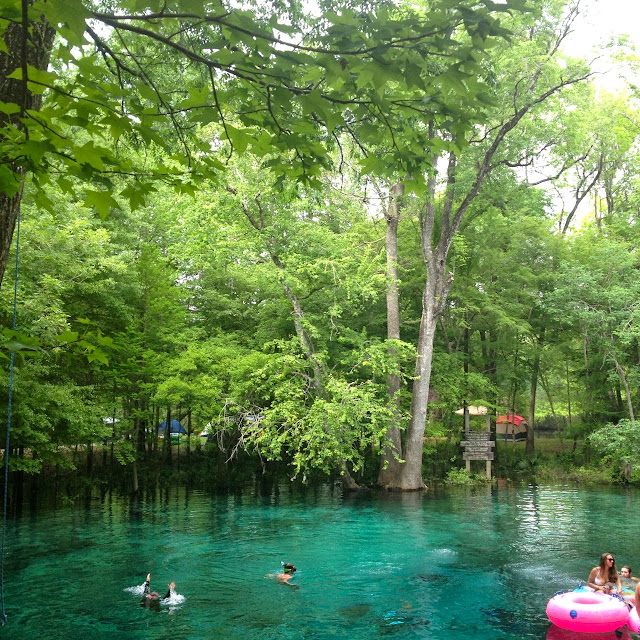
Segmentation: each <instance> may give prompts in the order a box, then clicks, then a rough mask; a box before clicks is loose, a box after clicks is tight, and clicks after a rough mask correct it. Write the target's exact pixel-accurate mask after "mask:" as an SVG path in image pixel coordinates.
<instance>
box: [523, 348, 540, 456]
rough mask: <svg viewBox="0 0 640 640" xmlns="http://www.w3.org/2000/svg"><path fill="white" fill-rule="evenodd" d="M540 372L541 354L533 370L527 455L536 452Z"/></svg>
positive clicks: (536, 356) (537, 355) (536, 359)
mask: <svg viewBox="0 0 640 640" xmlns="http://www.w3.org/2000/svg"><path fill="white" fill-rule="evenodd" d="M539 372H540V353H536V355H535V358H534V360H533V368H532V370H531V389H530V392H529V419H528V420H527V444H526V446H525V453H529V454H533V453H534V452H535V442H534V437H533V426H534V424H535V420H536V393H537V392H538V373H539Z"/></svg>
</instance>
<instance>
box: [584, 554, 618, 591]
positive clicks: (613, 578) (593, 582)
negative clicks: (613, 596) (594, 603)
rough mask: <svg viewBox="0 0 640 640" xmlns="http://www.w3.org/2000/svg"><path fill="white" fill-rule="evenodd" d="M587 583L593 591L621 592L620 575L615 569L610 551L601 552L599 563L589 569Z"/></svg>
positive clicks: (614, 561)
mask: <svg viewBox="0 0 640 640" xmlns="http://www.w3.org/2000/svg"><path fill="white" fill-rule="evenodd" d="M588 585H589V586H590V587H591V588H592V589H593V590H594V591H602V592H603V593H611V592H612V591H615V592H617V593H618V594H620V593H622V585H621V584H620V576H619V575H618V571H617V570H616V559H615V558H614V557H613V556H612V555H611V554H610V553H603V554H602V555H601V556H600V564H599V565H598V566H597V567H593V569H591V573H590V574H589V579H588Z"/></svg>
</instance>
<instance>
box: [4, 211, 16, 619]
mask: <svg viewBox="0 0 640 640" xmlns="http://www.w3.org/2000/svg"><path fill="white" fill-rule="evenodd" d="M19 258H20V206H19V205H18V221H17V231H16V268H15V276H14V280H13V325H12V328H13V330H14V331H15V330H16V318H17V315H18V267H19V265H20V261H19ZM14 360H15V352H14V351H12V352H11V361H10V364H9V404H8V406H7V441H6V444H5V449H4V501H3V508H2V550H1V552H0V601H1V604H2V613H1V614H0V625H1V626H3V627H4V625H5V623H6V621H7V613H6V611H5V608H4V543H5V539H6V534H7V494H8V488H9V444H10V442H11V400H12V398H13V363H14Z"/></svg>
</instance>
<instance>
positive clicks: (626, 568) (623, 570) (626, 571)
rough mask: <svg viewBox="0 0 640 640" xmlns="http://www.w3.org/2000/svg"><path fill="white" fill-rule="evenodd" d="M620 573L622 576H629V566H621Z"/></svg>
mask: <svg viewBox="0 0 640 640" xmlns="http://www.w3.org/2000/svg"><path fill="white" fill-rule="evenodd" d="M620 575H621V576H622V577H623V578H630V577H631V567H629V566H627V565H625V566H624V567H622V568H621V569H620Z"/></svg>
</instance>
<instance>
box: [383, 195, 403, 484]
mask: <svg viewBox="0 0 640 640" xmlns="http://www.w3.org/2000/svg"><path fill="white" fill-rule="evenodd" d="M403 194H404V185H403V184H402V183H401V182H397V183H396V184H395V185H393V187H391V189H390V191H389V205H388V206H387V210H386V211H385V219H386V222H387V234H386V241H385V246H386V252H387V338H388V339H389V340H400V292H399V285H398V224H399V221H400V203H399V199H400V197H401V196H402V195H403ZM388 353H389V358H390V359H393V358H394V355H395V353H394V351H393V349H392V348H391V347H390V348H389V351H388ZM399 391H400V376H399V375H397V374H389V375H388V376H387V394H388V396H389V401H390V402H391V403H392V405H393V407H394V416H395V424H393V425H391V426H390V427H389V428H388V429H387V444H386V446H385V447H384V449H383V451H382V455H381V458H380V471H379V473H378V484H379V485H380V486H382V487H388V486H390V485H392V484H396V483H397V482H398V481H399V479H400V474H401V469H402V464H401V462H400V459H401V458H402V437H401V432H400V427H399V426H398V424H399V422H400V407H399Z"/></svg>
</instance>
